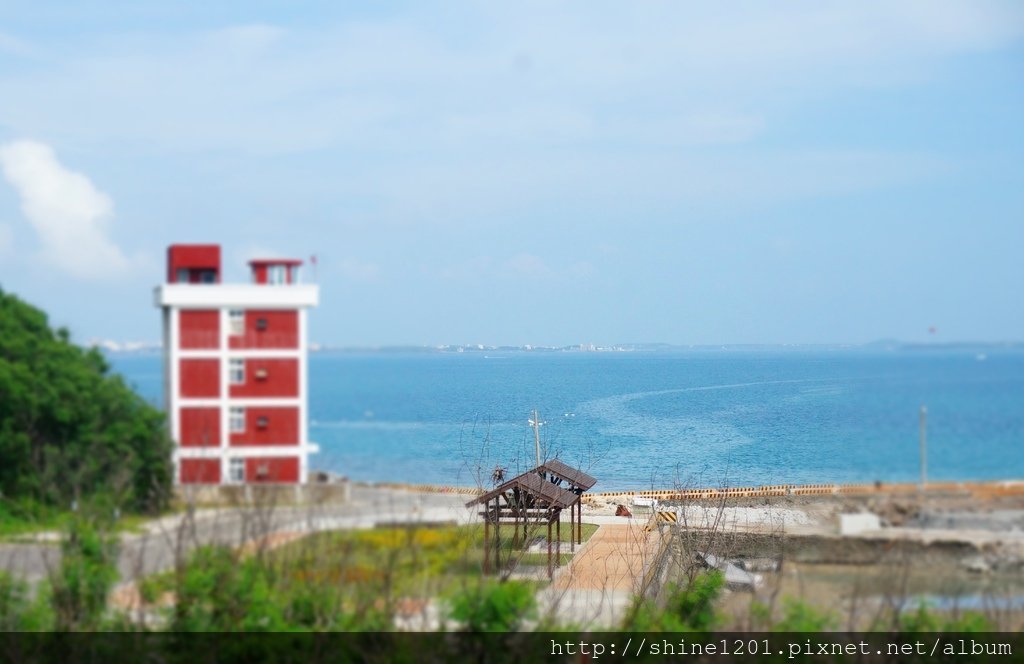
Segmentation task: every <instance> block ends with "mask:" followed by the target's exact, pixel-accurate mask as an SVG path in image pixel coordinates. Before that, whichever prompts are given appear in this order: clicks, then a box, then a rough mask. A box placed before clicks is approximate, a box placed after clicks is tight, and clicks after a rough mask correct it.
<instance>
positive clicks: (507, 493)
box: [466, 459, 597, 578]
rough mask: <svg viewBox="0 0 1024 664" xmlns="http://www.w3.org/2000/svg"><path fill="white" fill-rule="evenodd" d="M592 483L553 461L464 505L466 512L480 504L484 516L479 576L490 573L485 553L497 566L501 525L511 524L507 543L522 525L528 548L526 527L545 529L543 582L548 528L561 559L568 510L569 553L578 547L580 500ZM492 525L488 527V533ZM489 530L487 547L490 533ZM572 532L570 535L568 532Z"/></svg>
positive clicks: (582, 475) (588, 477)
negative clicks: (482, 564) (468, 508)
mask: <svg viewBox="0 0 1024 664" xmlns="http://www.w3.org/2000/svg"><path fill="white" fill-rule="evenodd" d="M596 482H597V480H595V479H594V478H593V477H591V476H590V475H587V474H586V473H584V472H583V471H581V470H578V469H576V468H572V467H571V466H568V465H566V464H564V463H562V462H561V461H558V460H557V459H552V460H550V461H546V462H544V463H543V464H541V465H540V466H538V467H536V468H534V469H533V470H529V471H527V472H525V473H523V474H522V475H517V476H516V477H513V478H512V479H510V480H508V481H507V482H504V483H502V484H501V485H499V486H497V487H495V488H494V489H492V490H491V491H489V492H487V493H485V494H483V495H482V496H479V497H478V498H476V499H474V500H471V501H469V502H468V503H466V507H472V506H473V505H483V506H484V509H483V511H482V512H480V515H481V516H482V517H484V574H489V573H490V564H491V549H492V548H493V550H494V567H495V570H498V569H500V567H501V526H502V525H503V524H504V525H506V526H508V525H511V526H512V528H513V530H512V533H513V542H515V541H516V540H518V538H519V533H520V525H521V526H522V535H523V546H527V545H528V540H527V537H528V533H529V527H530V525H531V524H533V525H543V524H545V523H546V524H547V527H548V536H547V545H548V578H551V576H552V574H553V568H552V565H551V553H552V551H551V536H552V532H551V531H552V526H554V529H555V533H554V534H555V549H556V551H555V555H556V559H558V560H560V559H561V545H562V510H565V509H568V510H569V511H570V521H569V523H570V528H572V529H573V530H571V531H570V534H571V535H572V536H571V537H570V540H569V541H570V543H571V545H572V550H573V551H575V550H576V545H577V544H582V543H583V502H582V495H583V493H584V492H585V491H587V490H588V489H590V487H592V486H594V484H595V483H596ZM492 526H493V528H492ZM492 529H493V531H494V532H493V540H494V541H493V543H492V541H491V537H492V535H491V530H492ZM573 531H575V532H573Z"/></svg>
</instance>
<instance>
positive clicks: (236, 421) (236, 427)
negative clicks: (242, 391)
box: [231, 408, 245, 433]
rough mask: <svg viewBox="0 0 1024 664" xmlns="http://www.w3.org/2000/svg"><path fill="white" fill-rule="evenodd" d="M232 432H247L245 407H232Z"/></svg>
mask: <svg viewBox="0 0 1024 664" xmlns="http://www.w3.org/2000/svg"><path fill="white" fill-rule="evenodd" d="M231 433H245V408H232V409H231Z"/></svg>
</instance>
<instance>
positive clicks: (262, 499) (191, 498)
mask: <svg viewBox="0 0 1024 664" xmlns="http://www.w3.org/2000/svg"><path fill="white" fill-rule="evenodd" d="M175 498H176V499H177V500H179V501H181V502H184V503H188V504H196V505H218V506H221V505H225V506H226V505H319V504H322V503H346V502H349V501H350V500H351V499H352V484H351V482H332V483H323V484H319V483H318V484H245V485H219V486H213V485H199V484H192V485H180V486H177V487H175Z"/></svg>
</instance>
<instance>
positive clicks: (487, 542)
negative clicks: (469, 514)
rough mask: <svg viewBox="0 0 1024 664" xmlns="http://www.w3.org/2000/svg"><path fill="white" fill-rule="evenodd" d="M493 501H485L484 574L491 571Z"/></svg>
mask: <svg viewBox="0 0 1024 664" xmlns="http://www.w3.org/2000/svg"><path fill="white" fill-rule="evenodd" d="M490 512H491V501H489V500H488V501H487V502H486V503H484V576H487V575H488V574H490V573H491V569H490V567H491V514H490Z"/></svg>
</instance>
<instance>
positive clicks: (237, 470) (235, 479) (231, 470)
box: [228, 459, 245, 484]
mask: <svg viewBox="0 0 1024 664" xmlns="http://www.w3.org/2000/svg"><path fill="white" fill-rule="evenodd" d="M244 481H245V459H231V461H229V462H228V482H231V483H232V484H241V483H242V482H244Z"/></svg>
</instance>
